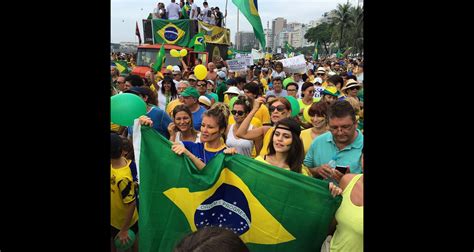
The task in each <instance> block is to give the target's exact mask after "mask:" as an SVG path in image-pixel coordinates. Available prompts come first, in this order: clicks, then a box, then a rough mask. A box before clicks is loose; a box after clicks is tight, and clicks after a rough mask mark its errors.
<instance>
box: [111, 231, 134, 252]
mask: <svg viewBox="0 0 474 252" xmlns="http://www.w3.org/2000/svg"><path fill="white" fill-rule="evenodd" d="M128 236H129V237H130V240H128V242H127V243H125V244H122V243H121V242H120V239H119V238H118V236H117V238H115V240H114V244H115V247H117V248H118V249H120V250H127V249H129V248H131V247H132V246H133V243H134V242H135V233H134V232H133V231H132V230H131V229H129V230H128Z"/></svg>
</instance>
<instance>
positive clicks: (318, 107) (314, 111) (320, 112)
mask: <svg viewBox="0 0 474 252" xmlns="http://www.w3.org/2000/svg"><path fill="white" fill-rule="evenodd" d="M327 111H328V105H327V103H325V102H315V103H313V104H311V107H309V109H308V114H309V116H311V117H313V116H315V115H317V116H320V117H322V116H324V117H326V118H327Z"/></svg>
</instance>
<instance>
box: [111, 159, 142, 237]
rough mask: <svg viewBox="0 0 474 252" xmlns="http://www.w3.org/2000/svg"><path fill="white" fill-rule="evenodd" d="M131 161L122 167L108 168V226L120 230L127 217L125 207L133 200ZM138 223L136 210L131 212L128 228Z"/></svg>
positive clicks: (133, 188) (133, 185) (133, 186)
mask: <svg viewBox="0 0 474 252" xmlns="http://www.w3.org/2000/svg"><path fill="white" fill-rule="evenodd" d="M131 162H132V161H131V160H127V164H126V165H125V166H123V167H119V168H113V167H112V165H111V166H110V225H111V226H113V227H114V228H116V229H122V227H123V225H124V222H125V218H126V215H127V211H126V208H125V207H126V205H127V204H130V203H132V202H133V201H134V200H135V184H134V183H133V179H132V171H131V170H130V163H131ZM137 221H138V212H137V208H136V207H135V210H134V212H133V217H132V220H131V221H130V227H131V226H133V225H134V224H135V223H136V222H137Z"/></svg>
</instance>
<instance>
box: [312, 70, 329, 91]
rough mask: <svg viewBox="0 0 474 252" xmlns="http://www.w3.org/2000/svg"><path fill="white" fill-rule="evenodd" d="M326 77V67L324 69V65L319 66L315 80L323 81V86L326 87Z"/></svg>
mask: <svg viewBox="0 0 474 252" xmlns="http://www.w3.org/2000/svg"><path fill="white" fill-rule="evenodd" d="M326 79H327V77H326V69H324V67H318V70H316V78H315V82H319V83H321V86H322V87H323V88H325V87H326V85H327V82H326Z"/></svg>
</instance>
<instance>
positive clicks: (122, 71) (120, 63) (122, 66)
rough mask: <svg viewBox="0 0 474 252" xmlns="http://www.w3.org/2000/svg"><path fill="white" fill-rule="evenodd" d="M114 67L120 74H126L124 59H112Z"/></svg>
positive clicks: (126, 68) (126, 65)
mask: <svg viewBox="0 0 474 252" xmlns="http://www.w3.org/2000/svg"><path fill="white" fill-rule="evenodd" d="M114 63H115V67H116V68H117V69H118V70H119V72H120V74H128V73H129V72H130V71H129V70H128V64H127V61H125V60H116V61H114Z"/></svg>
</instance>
